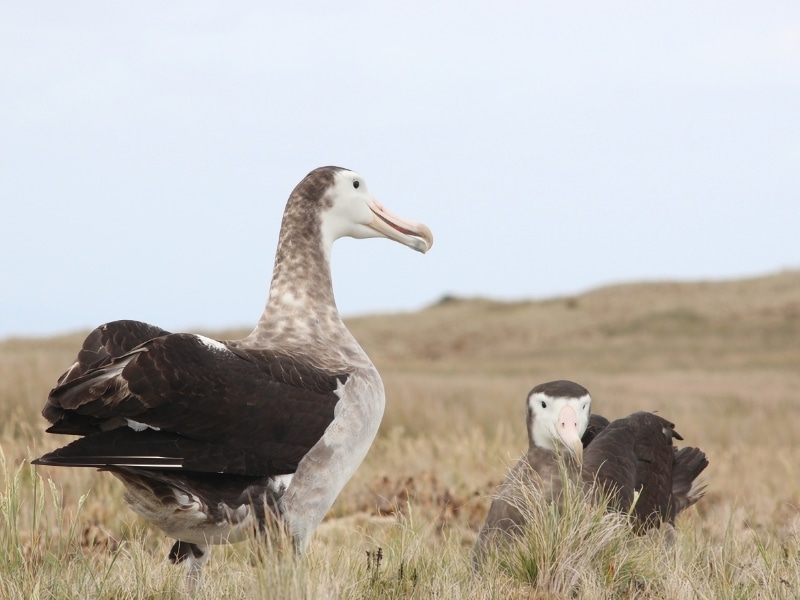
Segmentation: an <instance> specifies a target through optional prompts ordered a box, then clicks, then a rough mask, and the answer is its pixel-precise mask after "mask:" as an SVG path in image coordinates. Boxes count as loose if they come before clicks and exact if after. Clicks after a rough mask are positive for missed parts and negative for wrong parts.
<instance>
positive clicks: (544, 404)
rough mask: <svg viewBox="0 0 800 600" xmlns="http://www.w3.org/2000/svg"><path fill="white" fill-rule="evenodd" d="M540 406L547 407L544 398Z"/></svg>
mask: <svg viewBox="0 0 800 600" xmlns="http://www.w3.org/2000/svg"><path fill="white" fill-rule="evenodd" d="M542 408H547V402H545V401H544V400H542Z"/></svg>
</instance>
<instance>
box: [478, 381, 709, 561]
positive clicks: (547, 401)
mask: <svg viewBox="0 0 800 600" xmlns="http://www.w3.org/2000/svg"><path fill="white" fill-rule="evenodd" d="M591 406H592V397H591V395H590V394H589V391H588V390H587V389H586V388H585V387H583V386H582V385H579V384H577V383H575V382H573V381H567V380H558V381H550V382H547V383H542V384H540V385H537V386H536V387H534V388H533V389H532V390H531V391H530V392H529V393H528V397H527V401H526V415H527V425H528V451H527V453H526V454H525V456H523V457H522V458H521V459H520V460H519V461H518V462H517V464H516V465H515V466H514V467H513V468H512V469H511V471H510V472H509V474H508V476H507V477H506V479H505V480H504V481H503V483H502V484H501V486H500V489H499V490H498V493H497V496H496V497H495V499H494V500H493V502H492V504H491V506H490V507H489V512H488V513H487V515H486V521H485V522H484V524H483V527H482V528H481V530H480V533H479V534H478V538H477V540H476V542H475V547H474V549H473V566H475V567H477V566H479V565H480V563H481V562H482V560H483V559H484V557H485V555H486V553H487V551H488V550H489V548H491V547H492V546H493V545H495V544H496V543H497V542H498V541H500V540H503V539H508V537H509V536H511V535H516V534H519V533H520V532H521V531H522V530H523V528H524V526H525V523H526V520H525V517H524V515H523V514H522V512H521V511H520V509H519V508H518V507H519V506H520V502H519V500H518V499H517V496H518V495H519V482H520V481H523V482H530V483H531V485H536V486H537V487H538V488H539V491H540V493H541V497H542V498H544V499H545V500H547V501H551V502H552V501H558V499H559V497H560V495H561V492H562V488H563V481H562V479H561V476H562V473H566V474H568V475H571V476H575V477H576V479H578V480H580V481H582V483H583V484H584V486H585V487H586V489H587V490H589V491H598V490H602V491H603V492H604V493H605V494H606V495H607V497H608V498H609V507H610V508H611V509H614V510H618V511H620V512H623V513H627V512H628V511H629V510H631V509H632V513H631V516H632V518H633V526H634V529H635V530H636V531H638V532H644V531H646V530H648V529H651V528H655V527H658V526H659V525H660V524H661V523H668V524H669V525H670V526H674V524H675V517H676V515H677V514H678V513H680V512H681V511H683V510H685V509H686V508H688V507H689V506H691V505H693V504H695V503H696V502H697V501H698V500H700V498H702V497H703V495H704V493H705V485H704V484H703V483H702V482H699V481H698V480H697V478H698V476H699V475H700V473H702V472H703V470H704V469H705V468H706V467H707V466H708V460H707V458H706V455H705V453H703V452H702V451H701V450H699V449H698V448H693V447H689V446H687V447H684V448H681V449H678V448H676V447H675V446H674V444H673V440H675V439H677V440H682V439H683V438H682V437H681V436H680V435H679V434H678V432H677V431H675V425H674V424H673V423H670V422H669V421H667V420H666V419H664V418H662V417H660V416H658V415H656V414H653V413H650V412H644V411H640V412H636V413H633V414H631V415H629V416H627V417H624V418H622V419H617V420H615V421H611V422H609V420H608V419H606V418H605V417H603V416H601V415H597V414H593V413H591ZM559 456H563V457H565V458H567V461H566V464H565V465H564V467H566V469H565V470H564V469H562V468H561V467H560V465H559V462H558V459H559ZM534 474H535V475H534ZM534 481H535V484H534ZM634 499H635V500H636V502H635V504H634Z"/></svg>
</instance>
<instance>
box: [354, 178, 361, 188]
mask: <svg viewBox="0 0 800 600" xmlns="http://www.w3.org/2000/svg"><path fill="white" fill-rule="evenodd" d="M360 185H361V182H360V181H359V180H358V179H356V180H355V181H354V182H353V187H354V188H356V189H358V186H360Z"/></svg>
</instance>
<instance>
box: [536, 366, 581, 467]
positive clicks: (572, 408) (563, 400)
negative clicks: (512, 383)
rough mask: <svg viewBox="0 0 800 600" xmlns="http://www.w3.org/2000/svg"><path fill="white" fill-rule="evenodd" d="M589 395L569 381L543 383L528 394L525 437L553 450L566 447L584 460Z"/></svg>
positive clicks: (579, 386)
mask: <svg viewBox="0 0 800 600" xmlns="http://www.w3.org/2000/svg"><path fill="white" fill-rule="evenodd" d="M591 407H592V397H591V396H590V395H589V392H588V391H587V389H586V388H585V387H583V386H581V385H578V384H577V383H573V382H572V381H566V380H559V381H549V382H547V383H542V384H540V385H537V386H536V387H535V388H533V389H532V390H531V391H530V393H529V394H528V403H527V412H528V439H529V441H530V444H531V445H536V446H538V447H540V448H545V449H547V450H551V451H553V452H556V451H560V450H562V449H564V448H566V449H567V450H568V451H569V452H570V453H571V454H573V455H574V456H575V458H576V459H577V460H578V462H582V461H583V444H582V443H581V438H582V437H583V434H584V432H585V431H586V427H587V425H588V424H589V413H590V411H591Z"/></svg>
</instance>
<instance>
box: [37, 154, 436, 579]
mask: <svg viewBox="0 0 800 600" xmlns="http://www.w3.org/2000/svg"><path fill="white" fill-rule="evenodd" d="M344 236H350V237H353V238H370V237H385V238H388V239H390V240H394V241H397V242H400V243H401V244H404V245H406V246H408V247H410V248H412V249H414V250H417V251H419V252H423V253H424V252H427V251H428V250H429V249H430V247H431V245H432V244H433V236H432V234H431V232H430V230H429V229H428V228H427V227H426V226H425V225H422V224H419V223H413V222H411V221H406V220H404V219H401V218H399V217H397V216H395V215H394V214H392V213H391V212H389V211H388V210H387V209H386V208H384V207H383V206H382V205H381V204H380V203H378V201H377V200H375V198H374V197H373V196H372V195H371V194H370V192H369V190H368V188H367V184H366V182H365V181H364V179H363V177H361V176H360V175H358V174H357V173H354V172H353V171H350V170H347V169H342V168H339V167H322V168H319V169H316V170H314V171H312V172H311V173H309V174H308V175H307V176H306V177H305V178H304V179H303V180H302V181H301V182H300V183H299V184H298V185H297V187H295V189H294V191H292V193H291V195H290V196H289V200H288V202H287V204H286V209H285V212H284V214H283V221H282V224H281V230H280V235H279V240H278V249H277V252H276V256H275V265H274V270H273V275H272V283H271V285H270V289H269V297H268V300H267V304H266V308H265V309H264V312H263V314H262V315H261V318H260V320H259V321H258V324H257V325H256V327H255V329H254V330H253V331H252V333H250V334H249V335H248V336H247V337H245V338H243V339H240V340H234V341H217V340H213V339H209V338H207V337H205V336H202V335H196V334H189V333H169V332H167V331H165V330H163V329H160V328H158V327H155V326H153V325H148V324H147V323H142V322H138V321H115V322H111V323H107V324H105V325H101V326H100V327H98V328H97V329H95V330H94V331H92V332H91V333H90V334H89V336H88V337H87V338H86V340H85V342H84V344H83V348H82V349H81V350H80V352H79V354H78V357H77V360H76V361H75V363H74V364H73V365H72V366H71V367H70V368H69V369H68V370H67V371H66V372H65V373H64V374H63V375H62V376H61V377H60V379H59V380H58V382H57V385H56V387H55V388H53V390H52V391H51V392H50V395H49V397H48V399H47V403H46V405H45V407H44V410H43V411H42V414H43V415H44V417H45V418H46V419H47V420H48V421H49V422H50V423H52V425H51V427H50V428H49V429H48V430H47V431H48V432H50V433H60V434H72V435H78V436H82V437H80V438H78V439H77V440H75V441H73V442H72V443H70V444H68V445H66V446H64V447H62V448H60V449H58V450H55V451H53V452H50V453H48V454H45V455H44V456H42V457H41V458H39V459H38V460H36V461H34V462H35V463H36V464H40V465H54V466H63V467H96V468H98V469H100V470H104V471H109V472H111V473H112V474H113V475H115V476H116V477H117V478H119V479H120V480H121V481H122V483H123V484H124V485H125V487H126V494H125V500H126V501H127V503H128V504H129V505H130V507H131V509H132V510H133V511H134V512H136V513H137V514H139V515H141V516H142V517H144V518H145V519H147V520H149V521H151V522H152V523H154V524H155V525H156V526H157V527H159V528H160V529H161V530H162V531H164V533H166V534H167V535H168V536H170V537H172V538H175V539H176V540H177V541H176V542H175V544H174V546H173V547H172V550H171V551H170V553H169V558H170V560H171V561H172V562H175V563H177V562H182V561H186V562H187V563H188V579H187V583H188V585H189V586H190V588H193V587H194V586H195V585H196V584H197V582H198V581H199V579H200V576H201V573H202V566H203V564H204V563H205V562H206V561H207V560H208V554H209V546H210V545H211V544H222V543H228V542H237V541H240V540H242V539H243V538H245V537H246V536H247V535H248V532H251V531H253V530H260V529H263V528H265V527H266V524H267V523H268V522H270V520H271V519H273V518H275V517H277V518H278V519H279V520H280V521H281V522H282V523H283V525H284V526H285V527H286V530H287V531H288V532H289V533H290V535H291V536H292V540H293V544H294V547H295V550H296V552H297V553H298V554H302V553H303V551H304V550H305V548H306V546H307V545H308V543H309V540H310V538H311V536H312V534H313V533H314V531H315V529H316V528H317V526H318V525H319V524H320V522H321V521H322V519H323V517H324V516H325V513H326V512H327V511H328V509H329V508H330V507H331V505H332V504H333V502H334V500H335V499H336V497H337V495H338V494H339V492H340V491H341V489H342V487H344V485H345V483H346V482H347V481H348V479H350V477H351V476H352V475H353V473H354V472H355V470H356V468H357V467H358V466H359V464H360V463H361V461H362V460H363V459H364V457H365V455H366V454H367V450H368V449H369V447H370V445H371V443H372V441H373V439H374V437H375V434H376V433H377V431H378V425H379V424H380V421H381V418H382V416H383V410H384V402H385V397H384V388H383V383H382V382H381V378H380V376H379V374H378V372H377V370H376V369H375V367H374V365H373V364H372V362H371V361H370V360H369V358H368V357H367V355H366V354H365V352H364V351H363V350H362V349H361V347H360V346H359V344H358V342H356V340H355V338H354V337H353V335H352V334H351V333H350V331H348V329H347V328H346V327H345V325H344V323H343V322H342V320H341V318H340V316H339V313H338V311H337V308H336V303H335V301H334V297H333V287H332V284H331V270H330V255H331V247H332V244H333V242H334V241H335V240H336V239H338V238H340V237H344Z"/></svg>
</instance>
